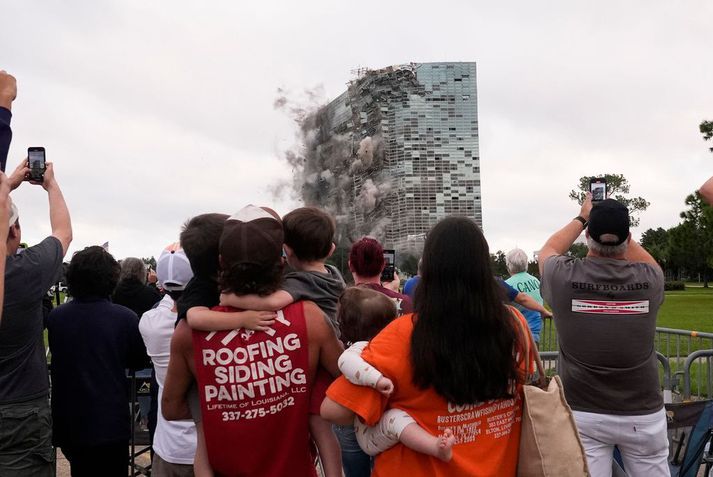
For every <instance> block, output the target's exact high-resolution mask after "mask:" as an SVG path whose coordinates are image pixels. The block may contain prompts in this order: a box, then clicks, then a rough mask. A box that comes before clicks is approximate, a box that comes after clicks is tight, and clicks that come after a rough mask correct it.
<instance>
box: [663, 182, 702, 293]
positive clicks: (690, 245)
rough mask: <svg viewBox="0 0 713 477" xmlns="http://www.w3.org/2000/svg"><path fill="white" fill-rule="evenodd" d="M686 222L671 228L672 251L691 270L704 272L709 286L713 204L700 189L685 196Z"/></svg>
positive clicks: (670, 242) (683, 217)
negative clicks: (712, 204) (701, 193)
mask: <svg viewBox="0 0 713 477" xmlns="http://www.w3.org/2000/svg"><path fill="white" fill-rule="evenodd" d="M685 203H686V206H687V207H688V208H687V209H686V210H684V211H683V212H681V214H680V216H681V218H682V219H683V222H682V223H681V224H680V226H679V227H676V228H675V229H673V230H671V237H670V240H669V244H670V249H669V253H670V254H671V255H673V256H674V257H675V258H676V260H678V261H679V263H680V264H681V265H682V266H683V267H685V268H686V270H688V271H689V272H694V273H701V274H702V275H703V286H704V287H706V288H707V287H708V270H709V268H711V267H712V266H713V208H711V207H710V206H709V205H708V204H706V203H705V202H704V201H703V198H702V197H701V195H700V194H699V193H698V192H695V193H693V194H690V195H689V196H688V197H686V201H685Z"/></svg>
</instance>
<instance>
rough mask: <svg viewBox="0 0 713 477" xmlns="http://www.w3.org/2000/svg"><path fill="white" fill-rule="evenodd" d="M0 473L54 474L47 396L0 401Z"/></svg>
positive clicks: (47, 476) (48, 476) (7, 475)
mask: <svg viewBox="0 0 713 477" xmlns="http://www.w3.org/2000/svg"><path fill="white" fill-rule="evenodd" d="M0 475H2V477H15V476H17V477H25V476H30V475H31V476H33V477H53V476H54V475H55V463H54V449H53V448H52V413H51V412H50V405H49V402H48V400H47V397H43V398H39V399H34V400H32V401H26V402H19V403H14V404H0Z"/></svg>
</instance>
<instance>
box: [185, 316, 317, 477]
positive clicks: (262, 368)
mask: <svg viewBox="0 0 713 477" xmlns="http://www.w3.org/2000/svg"><path fill="white" fill-rule="evenodd" d="M213 310H217V311H235V310H234V309H232V308H227V307H215V308H213ZM193 351H194V353H193V354H194V357H195V364H196V375H197V381H198V391H199V394H200V401H201V412H202V415H203V429H204V432H205V439H206V445H207V447H208V458H209V460H210V465H211V467H212V468H213V470H214V471H215V473H216V475H221V476H230V477H234V476H245V477H253V476H255V477H286V476H296V477H303V476H304V477H313V476H316V472H315V468H314V463H313V462H312V460H311V458H310V438H309V428H308V412H309V411H308V408H309V395H310V393H309V389H310V387H311V383H308V372H309V346H308V344H307V325H306V322H305V316H304V309H303V307H302V303H293V304H292V305H289V306H288V307H286V308H285V309H283V310H282V311H279V312H278V317H277V322H276V323H275V325H274V326H273V329H272V330H271V331H270V332H260V331H252V330H245V329H242V328H241V329H238V330H233V331H218V332H211V333H209V332H204V331H193Z"/></svg>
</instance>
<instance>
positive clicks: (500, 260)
mask: <svg viewBox="0 0 713 477" xmlns="http://www.w3.org/2000/svg"><path fill="white" fill-rule="evenodd" d="M490 266H491V268H492V269H493V275H496V276H499V277H507V276H508V267H507V265H505V252H503V251H502V250H498V251H497V252H495V253H491V254H490Z"/></svg>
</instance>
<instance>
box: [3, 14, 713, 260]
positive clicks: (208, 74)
mask: <svg viewBox="0 0 713 477" xmlns="http://www.w3.org/2000/svg"><path fill="white" fill-rule="evenodd" d="M712 24H713V3H712V2H710V0H689V1H687V2H664V1H658V0H654V1H652V0H647V1H641V0H630V1H627V2H614V1H602V2H572V1H571V0H567V1H550V2H545V3H543V2H532V1H521V2H486V1H472V0H471V1H440V2H434V1H429V2H417V1H390V2H384V1H378V2H374V1H360V2H357V3H354V2H339V1H337V2H335V1H329V2H328V1H312V0H309V1H305V2H292V1H289V2H288V1H284V2H269V1H261V2H235V1H230V2H229V1H215V0H213V1H210V2H195V1H192V2H185V1H175V0H174V1H171V2H168V1H163V2H145V1H129V0H122V1H96V2H84V1H83V2H80V1H63V2H39V1H33V0H29V1H28V0H25V1H22V2H18V1H10V0H0V68H2V69H6V70H7V71H8V72H10V73H11V74H13V75H15V76H16V78H17V80H18V89H19V94H18V98H17V100H16V102H15V104H14V106H13V114H14V117H13V123H12V124H13V131H14V139H13V143H12V146H11V148H10V158H9V159H8V169H9V170H12V169H13V168H14V166H15V165H16V164H17V162H18V161H19V160H20V159H21V158H23V157H25V154H26V150H27V147H28V146H45V147H46V149H47V158H48V160H50V161H53V162H54V163H55V170H56V175H57V177H58V180H59V182H60V185H61V186H62V189H63V191H64V193H65V197H66V199H67V202H68V204H69V207H70V211H71V214H72V221H73V226H74V242H73V244H72V250H77V249H81V248H83V247H85V246H87V245H93V244H101V243H103V242H105V241H109V242H110V250H111V252H112V253H113V254H114V255H115V256H116V257H117V258H123V257H126V256H144V257H145V256H151V255H155V256H158V254H159V253H160V251H161V249H162V248H163V247H164V246H165V245H167V244H168V243H170V242H173V241H175V240H177V238H178V233H179V231H180V226H181V224H182V223H183V222H184V221H185V220H186V219H187V218H189V217H191V216H193V215H195V214H199V213H203V212H213V211H217V212H225V213H232V212H234V211H236V210H238V209H239V208H240V207H242V206H243V205H246V204H248V203H255V204H259V205H263V204H264V205H273V206H274V207H275V208H276V209H277V210H278V211H279V212H280V213H286V212H287V211H289V210H290V209H291V208H293V207H294V206H296V205H298V204H297V202H295V201H294V200H291V199H290V198H289V197H284V198H282V199H275V198H274V197H273V195H272V193H271V192H270V189H271V187H270V186H274V185H275V184H276V183H278V182H280V181H284V180H286V179H289V178H290V176H291V171H290V169H289V168H288V167H287V166H286V163H285V162H284V161H283V160H282V159H281V157H282V153H283V151H284V150H286V149H288V148H289V147H291V146H292V145H293V144H294V140H295V139H294V127H293V125H292V124H291V122H290V120H289V119H288V118H286V117H285V115H284V113H282V112H279V111H275V110H274V109H273V102H274V100H275V98H276V90H277V88H285V89H287V90H288V91H290V92H291V93H292V95H293V96H296V97H299V96H300V95H301V92H302V91H304V90H305V89H312V88H315V87H318V86H321V87H322V90H323V92H324V95H325V99H327V98H329V99H331V98H334V97H336V96H337V95H338V94H340V93H341V92H342V91H344V89H345V83H346V82H347V81H348V80H349V79H351V78H352V74H351V70H353V69H354V68H356V67H371V68H380V67H384V66H387V65H392V64H400V63H407V62H411V61H414V62H428V61H476V62H477V63H478V104H479V124H480V134H481V136H480V145H481V149H480V157H481V173H482V177H481V178H482V184H483V218H484V229H485V232H486V236H487V237H488V241H489V242H490V246H491V249H492V250H493V251H494V250H497V249H502V250H508V249H510V248H512V247H514V246H516V245H517V246H520V247H522V248H524V249H525V250H527V251H528V252H532V251H533V250H536V249H538V248H539V247H540V246H541V245H542V243H544V241H545V240H546V239H547V237H548V236H549V235H550V234H551V233H552V232H553V231H554V230H556V229H557V228H559V227H560V226H562V225H564V224H565V223H566V222H567V221H569V220H570V219H571V218H572V217H574V216H575V215H577V211H578V206H576V204H575V203H574V202H571V201H570V200H569V199H568V198H567V195H568V192H569V191H570V190H571V189H572V188H573V187H575V185H576V183H577V179H578V178H579V177H581V176H584V175H597V174H599V173H604V172H610V173H621V174H624V175H625V176H626V177H627V178H628V179H629V181H630V183H631V186H632V193H633V194H635V195H641V196H643V197H645V198H646V199H648V200H649V201H650V202H651V206H650V208H649V210H648V211H647V212H646V213H644V214H643V216H642V218H641V226H640V227H639V229H638V231H635V235H638V234H640V233H641V232H643V231H644V230H646V229H647V228H649V227H659V226H662V227H669V226H672V225H675V224H676V223H678V213H679V212H680V211H681V210H682V209H683V200H684V198H685V196H686V195H687V194H688V193H690V192H692V191H693V190H695V189H696V188H697V187H698V186H699V185H700V184H701V183H702V182H703V181H704V180H705V179H706V178H708V177H709V176H711V175H712V174H713V154H711V153H710V152H708V150H707V146H711V144H706V143H704V142H703V140H702V138H701V135H700V133H699V132H698V124H699V123H700V122H701V121H702V120H703V119H713V87H712V85H713V55H712V54H711V46H713V32H712V30H711V25H712ZM13 198H14V200H15V201H16V203H17V204H18V206H19V207H20V214H21V218H22V225H23V239H24V240H25V241H27V242H29V243H36V242H37V241H39V240H41V239H42V238H43V237H45V236H46V235H47V234H48V233H49V232H50V228H49V219H48V214H47V203H46V194H45V193H44V191H43V190H42V189H41V188H39V187H33V186H30V185H29V184H25V185H23V186H22V187H20V189H18V190H17V191H16V192H15V193H14V194H13ZM70 253H71V252H70Z"/></svg>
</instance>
